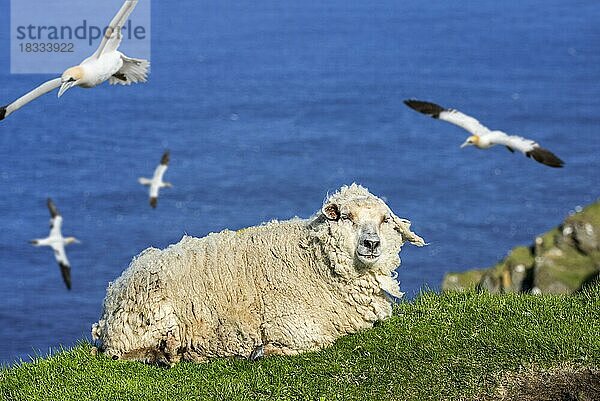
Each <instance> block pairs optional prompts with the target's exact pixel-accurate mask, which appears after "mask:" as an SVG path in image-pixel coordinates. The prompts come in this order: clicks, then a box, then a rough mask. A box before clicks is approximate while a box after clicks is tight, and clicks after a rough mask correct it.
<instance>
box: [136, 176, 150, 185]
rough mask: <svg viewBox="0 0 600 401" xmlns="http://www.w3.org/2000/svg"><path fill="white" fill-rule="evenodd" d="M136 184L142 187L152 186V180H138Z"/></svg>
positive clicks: (142, 178) (141, 178)
mask: <svg viewBox="0 0 600 401" xmlns="http://www.w3.org/2000/svg"><path fill="white" fill-rule="evenodd" d="M138 182H139V183H140V184H142V185H152V180H150V179H148V178H144V177H140V178H138Z"/></svg>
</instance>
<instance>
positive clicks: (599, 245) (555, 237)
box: [442, 202, 600, 294]
mask: <svg viewBox="0 0 600 401" xmlns="http://www.w3.org/2000/svg"><path fill="white" fill-rule="evenodd" d="M599 277H600V202H596V203H594V204H592V205H590V206H588V207H586V208H585V209H583V210H580V211H579V212H577V213H575V214H573V215H571V216H569V217H568V218H567V219H566V220H565V221H564V222H563V223H562V224H561V225H560V226H558V227H557V228H555V229H553V230H550V231H548V232H547V233H545V234H542V235H540V236H538V237H537V238H536V239H535V241H534V243H533V244H532V245H531V246H529V247H526V246H518V247H516V248H514V249H513V250H512V251H511V252H510V253H509V255H508V256H507V257H506V258H505V259H504V260H502V261H500V262H499V263H498V264H497V265H495V266H493V267H490V268H484V269H473V270H469V271H466V272H462V273H448V274H446V276H445V277H444V282H443V284H442V289H443V290H463V289H466V288H470V287H479V288H483V289H486V290H488V291H490V292H493V293H501V292H532V293H548V294H572V293H574V292H577V291H579V290H580V289H581V288H582V287H584V286H585V285H587V284H589V283H591V282H593V281H595V280H598V279H599Z"/></svg>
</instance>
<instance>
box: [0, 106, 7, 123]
mask: <svg viewBox="0 0 600 401" xmlns="http://www.w3.org/2000/svg"><path fill="white" fill-rule="evenodd" d="M6 107H7V106H2V107H0V121H2V120H4V119H5V118H6Z"/></svg>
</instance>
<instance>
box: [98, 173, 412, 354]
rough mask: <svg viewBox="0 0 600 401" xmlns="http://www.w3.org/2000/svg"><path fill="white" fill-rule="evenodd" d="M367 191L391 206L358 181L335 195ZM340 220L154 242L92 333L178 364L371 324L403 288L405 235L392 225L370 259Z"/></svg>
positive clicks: (316, 341) (324, 340) (116, 289)
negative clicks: (159, 245) (356, 250)
mask: <svg viewBox="0 0 600 401" xmlns="http://www.w3.org/2000/svg"><path fill="white" fill-rule="evenodd" d="M361 198H364V200H365V201H366V202H374V201H378V202H380V203H381V204H382V205H383V206H385V204H384V203H383V202H382V201H381V200H379V198H376V197H375V196H373V195H371V194H370V193H369V192H368V191H367V190H366V189H365V188H363V187H360V186H358V185H355V184H353V185H352V186H350V187H342V188H341V190H340V191H339V192H337V193H336V194H334V195H332V196H331V197H330V198H329V199H328V202H331V201H335V202H338V203H343V202H345V201H348V200H352V201H353V202H355V203H356V202H360V199H361ZM385 207H387V206H385ZM394 218H396V217H395V216H394ZM401 222H402V224H409V223H408V222H406V221H404V220H401ZM338 226H339V225H338V224H336V222H332V221H329V220H328V219H326V218H325V217H324V216H323V214H322V213H317V214H316V215H315V216H314V217H313V218H311V219H308V220H300V219H292V220H288V221H272V222H270V223H267V224H264V225H261V226H257V227H250V228H247V229H243V230H239V231H229V230H225V231H222V232H220V233H212V234H209V235H208V236H206V237H203V238H193V237H189V236H185V237H183V238H182V240H181V241H180V242H179V243H177V244H175V245H171V246H169V247H168V248H167V249H165V250H158V249H155V248H149V249H147V250H145V251H144V252H142V253H141V254H140V255H138V256H137V257H136V258H134V260H133V261H132V263H131V264H130V266H129V268H128V269H126V270H125V271H124V272H123V274H122V275H121V276H120V277H119V278H118V279H117V280H116V281H115V282H114V283H111V284H110V285H109V287H108V290H107V294H106V298H105V301H104V311H103V314H102V317H101V319H100V320H99V322H98V323H96V324H94V326H93V329H92V336H93V338H94V339H96V340H99V343H100V348H101V349H102V350H104V351H105V352H106V353H107V354H108V355H110V356H112V357H113V358H122V359H133V360H141V361H146V362H161V363H166V364H173V363H175V362H178V361H179V360H180V359H181V358H183V359H185V360H190V361H195V362H201V361H204V360H206V359H207V358H214V357H230V356H242V357H248V356H249V355H250V354H251V353H252V352H253V351H254V350H256V349H257V347H261V348H262V349H264V354H265V355H272V354H278V355H292V354H297V353H299V352H304V351H310V350H316V349H319V348H322V347H324V346H327V345H329V344H331V343H332V342H333V341H335V340H336V339H337V338H339V337H340V336H343V335H346V334H349V333H354V332H356V331H358V330H361V329H365V328H368V327H371V326H372V325H373V323H374V322H375V321H377V320H382V319H385V318H387V317H389V316H390V315H391V313H392V305H391V302H390V297H389V295H387V294H386V291H388V292H389V293H392V294H393V295H396V294H394V289H395V290H396V291H398V290H397V289H398V282H397V281H396V280H395V279H394V278H392V277H391V274H392V272H393V271H394V270H395V269H396V268H397V267H398V265H399V264H400V259H399V257H398V252H399V251H400V247H401V246H402V243H403V241H404V240H405V238H404V237H405V235H402V234H401V232H400V231H401V230H398V229H396V230H390V231H386V232H385V237H384V238H383V239H382V240H385V243H386V249H385V251H384V252H385V253H384V254H383V255H382V256H381V258H380V260H379V261H378V262H377V263H376V264H374V265H372V266H364V265H361V263H360V262H358V261H356V260H355V256H354V254H353V252H349V249H350V246H349V244H348V243H347V242H348V241H350V242H351V240H350V239H348V238H347V237H348V236H347V235H344V232H343V230H341V229H339V227H338ZM404 228H405V229H406V230H407V232H409V233H410V230H409V226H406V227H404ZM382 234H383V233H382ZM411 234H412V233H411ZM413 235H414V234H413ZM416 238H418V239H419V240H421V239H420V238H419V237H416ZM415 241H416V240H414V238H413V240H411V242H415ZM417 242H418V241H417ZM421 242H422V240H421ZM415 243H416V242H415ZM384 289H385V290H384ZM398 294H399V292H398ZM396 296H397V295H396Z"/></svg>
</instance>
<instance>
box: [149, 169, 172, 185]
mask: <svg viewBox="0 0 600 401" xmlns="http://www.w3.org/2000/svg"><path fill="white" fill-rule="evenodd" d="M168 168H169V166H168V165H166V164H159V165H158V167H156V170H154V175H153V176H152V181H156V182H157V183H158V184H160V183H161V182H162V179H163V176H164V175H165V172H166V171H167V169H168Z"/></svg>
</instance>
